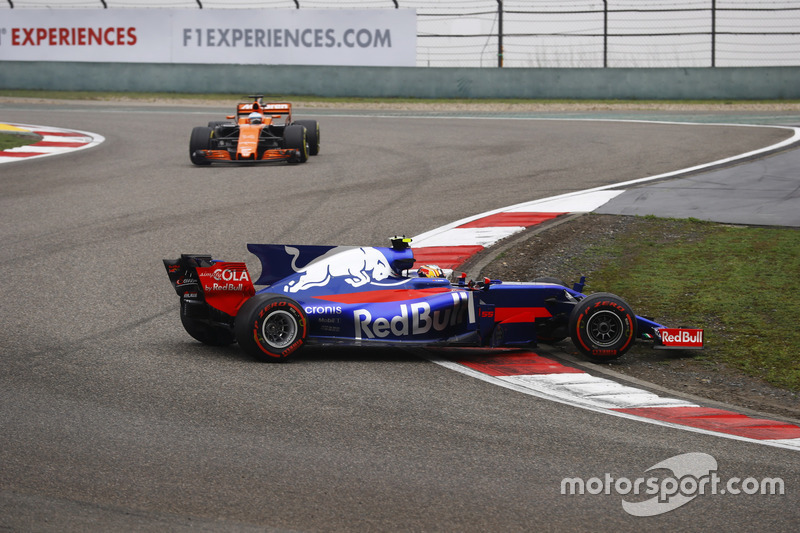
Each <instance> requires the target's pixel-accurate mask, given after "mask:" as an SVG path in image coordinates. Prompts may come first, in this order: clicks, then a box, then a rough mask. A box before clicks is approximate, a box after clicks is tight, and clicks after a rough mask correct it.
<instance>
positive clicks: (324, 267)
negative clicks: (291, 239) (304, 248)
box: [284, 246, 392, 293]
mask: <svg viewBox="0 0 800 533" xmlns="http://www.w3.org/2000/svg"><path fill="white" fill-rule="evenodd" d="M285 250H286V253H288V254H289V255H291V256H292V257H293V259H292V270H294V271H295V272H297V273H300V274H302V275H301V276H300V278H299V279H297V280H292V281H290V282H289V283H288V284H287V285H285V286H284V292H288V293H296V292H300V291H304V290H306V289H310V288H312V287H324V286H326V285H328V283H330V282H332V281H333V280H334V279H342V280H344V282H345V283H347V284H348V285H351V286H353V287H361V286H362V285H366V284H367V283H369V282H371V281H382V280H385V279H387V278H388V277H389V276H391V275H392V269H391V266H390V265H389V261H388V260H387V259H386V257H384V255H383V254H382V253H381V252H380V251H378V250H376V249H375V248H350V249H347V248H342V247H337V248H333V249H331V250H330V251H328V252H327V253H325V254H324V255H321V256H320V257H318V258H316V259H314V260H313V261H311V262H310V263H309V264H307V265H306V266H305V267H301V268H298V267H297V258H298V257H299V256H300V251H299V250H298V249H297V248H294V247H292V246H287V247H286V248H285Z"/></svg>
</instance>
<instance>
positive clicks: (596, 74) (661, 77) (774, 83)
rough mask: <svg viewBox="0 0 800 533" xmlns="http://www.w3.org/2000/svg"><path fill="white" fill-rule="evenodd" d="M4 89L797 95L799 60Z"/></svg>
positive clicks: (0, 69)
mask: <svg viewBox="0 0 800 533" xmlns="http://www.w3.org/2000/svg"><path fill="white" fill-rule="evenodd" d="M0 89H40V90H51V91H55V90H69V91H141V92H179V93H226V94H227V93H241V94H245V93H250V92H253V91H256V92H263V93H266V94H285V95H314V96H340V97H410V98H570V99H800V67H752V68H749V67H735V68H608V69H603V68H582V69H578V68H564V69H562V68H541V69H540V68H525V69H520V68H503V69H501V68H419V67H330V66H286V65H194V64H158V63H155V64H151V63H79V62H75V63H64V62H24V61H4V62H2V63H0Z"/></svg>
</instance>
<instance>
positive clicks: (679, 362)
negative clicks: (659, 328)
mask: <svg viewBox="0 0 800 533" xmlns="http://www.w3.org/2000/svg"><path fill="white" fill-rule="evenodd" d="M639 220H640V219H637V217H630V216H619V215H590V216H586V215H584V216H574V217H569V218H567V219H564V220H563V221H560V220H558V219H557V220H556V221H555V223H552V224H547V225H545V226H542V227H534V228H532V229H530V230H528V231H527V232H525V233H523V234H520V235H519V236H517V237H512V238H511V239H510V241H511V242H509V243H507V244H505V245H503V243H500V247H499V248H495V249H492V250H489V251H488V252H486V253H485V254H486V255H485V257H483V258H480V259H478V261H472V262H471V263H472V264H473V265H474V266H475V268H479V269H480V275H481V276H485V277H489V278H495V279H502V280H506V281H529V280H532V279H534V278H537V277H542V276H552V277H556V278H559V279H562V280H563V281H565V282H566V283H567V284H571V283H573V282H575V281H576V279H575V278H576V277H577V275H578V274H577V273H576V270H575V266H574V258H575V257H578V256H582V255H583V252H584V251H585V250H586V249H587V248H588V247H589V246H596V245H599V246H603V245H604V244H605V243H609V242H610V241H611V240H613V239H615V238H617V237H619V236H621V235H624V234H635V233H636V232H637V231H638V230H637V226H638V224H639ZM492 258H494V259H492ZM604 260H605V259H604V258H602V257H599V256H594V258H593V261H595V263H594V264H596V265H600V264H602V262H603V261H604ZM591 269H592V267H591V265H589V267H588V270H587V269H586V267H585V266H584V267H583V271H581V272H580V273H579V274H583V275H585V276H586V277H587V279H588V280H589V283H590V284H591V279H592V272H591ZM588 289H589V287H588V286H587V290H588ZM589 292H594V291H592V290H589ZM556 346H557V347H558V348H560V349H561V350H563V352H566V354H567V358H568V359H570V360H571V361H574V362H576V363H577V364H579V365H580V366H582V367H584V368H585V369H586V370H587V371H589V372H590V373H597V374H600V375H603V374H612V375H614V374H616V376H617V377H620V378H623V379H628V380H633V381H634V382H636V383H637V384H642V383H641V382H645V383H644V384H645V386H647V384H653V385H654V386H653V387H651V388H653V389H655V390H656V391H657V392H659V393H660V394H666V395H669V394H670V392H674V393H678V394H680V395H688V396H689V397H690V398H691V397H696V398H700V399H708V400H711V401H713V402H721V403H723V404H727V405H730V406H735V407H739V408H742V409H744V410H747V411H751V412H753V413H761V414H764V413H766V414H770V415H777V416H779V417H784V418H787V419H793V420H800V394H798V393H796V392H792V391H788V390H785V389H781V388H777V387H774V386H772V385H770V384H768V383H765V382H764V381H761V380H759V379H757V378H754V377H751V376H748V375H746V374H744V373H742V372H740V371H739V370H736V369H734V368H730V367H728V366H726V365H725V364H722V363H717V362H714V361H710V360H708V359H706V358H698V354H702V352H695V351H673V350H654V349H652V348H651V347H650V346H649V345H647V344H646V343H638V344H637V345H636V347H634V348H633V349H632V350H631V351H629V352H628V353H627V354H625V355H624V356H623V357H621V358H620V359H617V360H615V361H612V362H609V363H606V364H602V365H596V364H593V363H588V362H585V361H582V360H581V357H580V356H579V355H578V352H577V350H576V349H575V348H574V347H573V345H572V343H571V341H569V339H567V340H566V341H563V342H561V343H558V344H557V345H556ZM559 351H560V350H559Z"/></svg>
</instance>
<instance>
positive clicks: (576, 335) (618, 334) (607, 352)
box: [569, 292, 636, 363]
mask: <svg viewBox="0 0 800 533" xmlns="http://www.w3.org/2000/svg"><path fill="white" fill-rule="evenodd" d="M569 333H570V337H572V343H573V344H574V345H575V347H576V348H577V349H578V351H580V352H581V353H582V354H583V355H585V356H586V357H587V358H588V359H589V360H591V361H595V362H598V363H601V362H604V361H611V360H612V359H617V358H618V357H621V356H622V355H623V354H625V352H627V351H628V350H630V349H631V347H632V346H633V343H634V342H635V340H636V315H635V314H634V313H633V310H632V309H631V306H630V305H628V304H627V302H625V300H623V299H622V298H620V297H619V296H615V295H613V294H609V293H607V292H597V293H594V294H591V295H589V296H587V297H586V298H584V299H583V300H581V301H580V302H578V305H576V306H575V308H574V309H573V310H572V314H571V315H570V319H569Z"/></svg>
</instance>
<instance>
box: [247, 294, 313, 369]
mask: <svg viewBox="0 0 800 533" xmlns="http://www.w3.org/2000/svg"><path fill="white" fill-rule="evenodd" d="M233 329H234V334H235V335H236V341H237V342H238V343H239V346H241V347H242V349H243V350H244V351H245V352H246V353H248V354H249V355H252V356H253V357H256V358H258V359H261V360H263V361H268V362H281V361H288V360H289V358H290V357H292V356H293V355H294V354H295V352H296V351H297V350H298V349H300V348H301V347H302V346H303V345H304V344H305V341H306V336H307V335H308V318H307V317H306V314H305V311H303V308H302V307H300V305H299V304H298V303H297V302H295V301H294V300H292V299H290V298H285V297H283V296H277V295H274V294H259V295H256V296H254V297H252V298H251V299H249V300H248V301H247V302H245V304H244V305H243V306H242V307H241V309H239V312H238V313H237V315H236V322H235V324H234V328H233Z"/></svg>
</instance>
